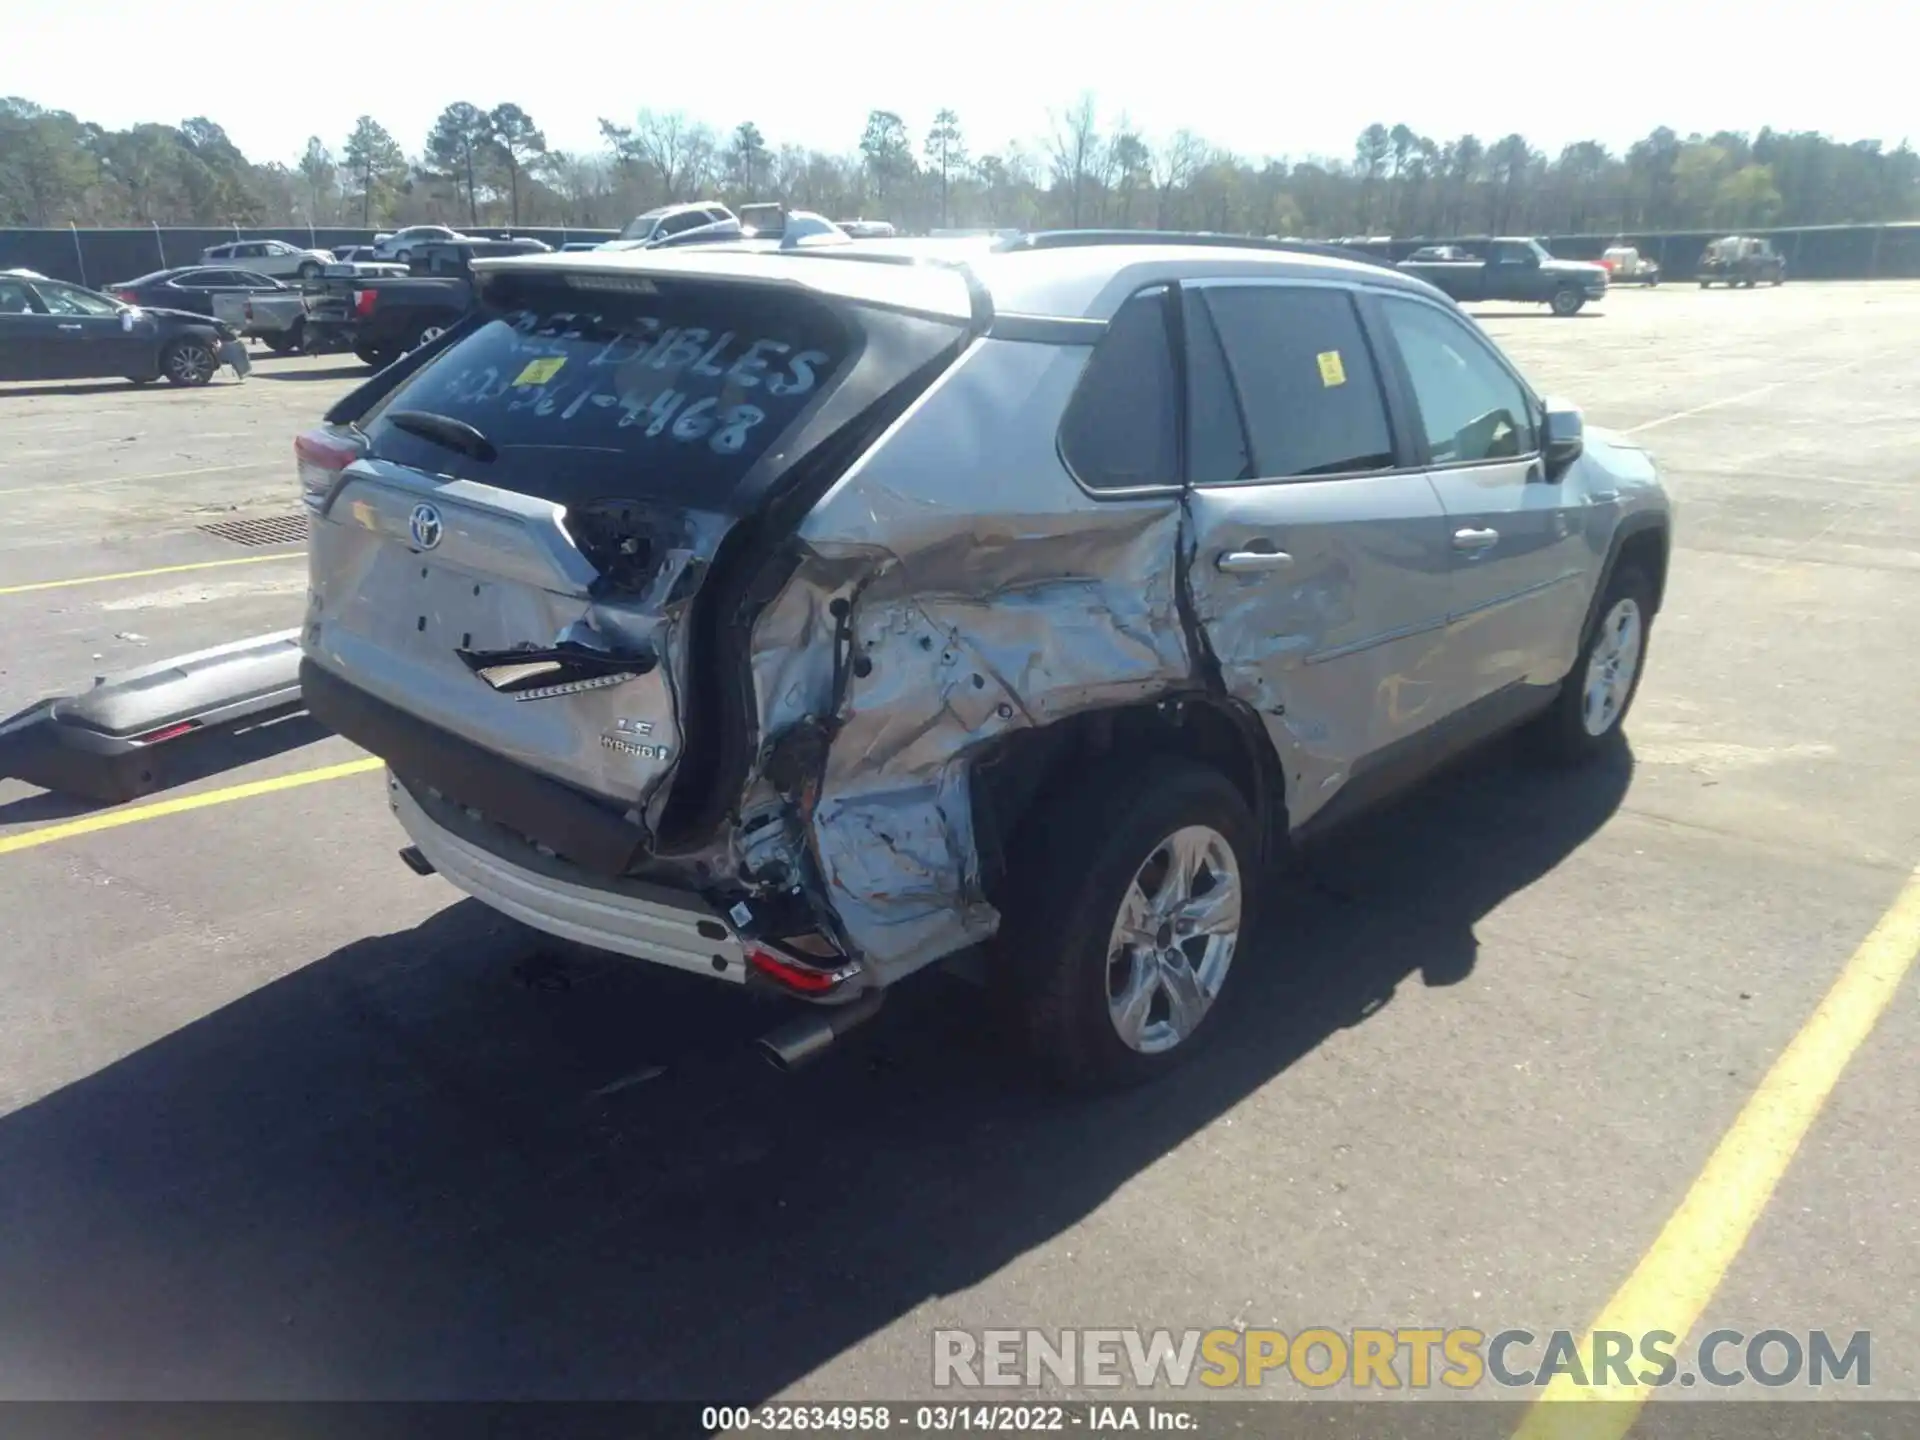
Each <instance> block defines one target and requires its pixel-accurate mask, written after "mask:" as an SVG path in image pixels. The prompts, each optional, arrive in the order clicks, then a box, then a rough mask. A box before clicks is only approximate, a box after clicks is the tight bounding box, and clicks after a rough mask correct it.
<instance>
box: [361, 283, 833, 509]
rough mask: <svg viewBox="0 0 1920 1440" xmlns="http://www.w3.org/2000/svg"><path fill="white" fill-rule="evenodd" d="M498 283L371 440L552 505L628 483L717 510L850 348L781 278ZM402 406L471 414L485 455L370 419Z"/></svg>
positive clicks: (619, 490)
mask: <svg viewBox="0 0 1920 1440" xmlns="http://www.w3.org/2000/svg"><path fill="white" fill-rule="evenodd" d="M589 283H590V282H589ZM497 288H498V289H499V290H500V291H501V292H503V293H502V294H501V295H500V296H498V297H494V296H490V297H489V303H488V309H487V314H488V316H489V318H488V319H487V320H486V321H485V323H484V324H482V325H481V327H480V328H479V329H478V330H477V331H475V332H474V333H473V334H471V335H469V336H468V337H467V338H465V339H464V340H462V341H460V342H459V343H458V344H456V345H455V346H454V347H453V348H452V349H450V350H448V351H447V352H446V354H444V355H442V356H441V357H440V358H439V359H437V360H435V361H434V362H433V363H432V364H430V365H428V366H427V367H426V368H424V369H423V370H421V371H420V372H419V373H418V374H416V375H415V376H413V377H412V378H411V379H410V380H408V381H406V382H405V383H404V384H402V385H400V386H399V387H398V388H397V389H396V390H395V391H394V392H393V393H392V395H390V396H389V397H387V399H386V401H385V402H384V403H383V404H382V405H381V406H380V408H379V409H378V410H377V411H376V412H375V413H374V415H373V416H372V418H371V419H370V420H369V421H368V422H367V423H366V426H365V428H366V431H367V434H368V437H369V440H370V442H371V453H373V454H374V455H376V456H378V457H379V458H382V459H387V460H393V461H396V462H398V463H400V464H404V465H411V466H415V467H417V468H420V469H423V470H426V471H428V472H430V473H435V474H453V475H458V476H460V477H462V478H465V479H472V480H479V481H482V482H484V483H486V484H489V485H498V486H501V487H503V488H505V489H509V490H515V491H518V492H520V493H522V494H528V495H537V496H539V497H541V498H543V499H547V500H552V501H555V502H556V503H559V504H562V505H569V506H577V505H581V504H585V503H587V502H590V501H593V500H598V499H608V498H629V497H641V498H648V499H658V500H665V501H668V502H670V503H676V504H686V505H694V506H704V507H707V508H722V507H724V506H725V505H726V503H727V501H728V499H729V497H730V496H731V495H732V493H733V491H734V489H735V487H736V486H737V485H738V484H739V482H740V480H741V479H742V478H743V477H744V476H745V475H746V473H747V471H748V470H749V469H750V468H751V467H752V465H753V464H754V462H755V461H756V460H758V459H759V458H760V457H761V455H762V454H764V453H765V452H766V450H767V448H768V446H770V445H771V444H772V443H773V441H774V440H775V439H776V438H777V437H778V436H779V435H780V434H781V432H782V431H784V430H786V429H787V427H788V426H789V425H791V424H792V423H793V421H794V420H795V419H796V418H797V417H798V416H799V415H800V413H801V411H802V410H804V409H805V408H806V407H807V406H808V405H809V404H810V403H812V401H813V400H814V399H815V398H816V397H817V396H818V395H819V394H820V393H821V392H822V391H823V390H825V389H826V388H828V387H829V386H830V385H831V384H832V383H833V381H834V380H836V379H837V378H838V377H839V375H840V374H841V372H842V371H843V369H844V368H845V366H846V364H847V362H848V361H849V360H850V358H851V356H852V353H853V350H854V348H855V345H854V340H853V336H852V335H851V333H850V332H849V329H848V327H847V326H846V325H845V324H844V323H843V322H842V321H841V320H839V319H838V318H837V317H836V316H835V314H834V313H833V312H832V311H830V310H829V309H827V307H826V306H824V305H823V304H821V303H819V302H818V301H815V300H811V299H809V298H807V297H804V296H798V295H793V294H791V293H788V292H785V291H774V290H767V289H750V288H746V287H734V286H724V285H682V286H678V287H675V288H674V289H673V290H672V291H671V292H668V291H665V290H662V291H660V292H658V293H653V294H639V293H634V292H632V291H629V290H604V291H598V290H596V291H588V290H582V289H566V288H562V286H561V285H560V284H559V283H557V281H556V280H555V279H554V278H553V277H549V276H543V277H527V278H524V279H522V278H519V277H516V278H515V279H513V280H508V279H505V278H504V277H503V278H502V281H501V283H500V284H499V285H498V286H497ZM516 290H517V291H518V292H519V294H518V295H517V296H516V295H515V294H514V293H513V292H514V291H516ZM401 410H412V411H426V412H429V413H431V414H433V415H436V416H441V417H445V418H446V419H450V420H454V421H457V422H460V423H461V424H463V425H468V426H471V427H472V428H473V429H474V430H476V431H478V432H479V433H480V434H481V435H482V436H484V437H485V438H486V440H487V441H488V442H489V443H490V444H491V446H492V447H493V448H494V450H495V451H496V452H497V458H494V459H491V460H484V461H483V460H480V459H477V458H474V456H472V455H469V454H459V453H454V452H452V451H449V450H448V449H447V448H446V447H445V446H443V445H437V444H435V443H434V442H433V441H432V440H430V439H427V438H424V437H422V436H421V435H419V434H418V433H414V432H412V431H409V430H402V429H400V428H399V427H397V426H395V425H393V424H391V423H390V422H388V421H387V420H385V419H384V418H383V417H384V416H386V415H388V414H391V413H393V412H395V411H401Z"/></svg>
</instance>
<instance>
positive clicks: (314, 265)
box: [300, 260, 320, 280]
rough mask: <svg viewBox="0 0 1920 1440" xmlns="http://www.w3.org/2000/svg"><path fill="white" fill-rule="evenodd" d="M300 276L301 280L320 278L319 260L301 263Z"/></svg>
mask: <svg viewBox="0 0 1920 1440" xmlns="http://www.w3.org/2000/svg"><path fill="white" fill-rule="evenodd" d="M300 278H301V279H302V280H317V279H319V278H320V264H319V262H318V261H316V260H309V261H307V262H306V263H305V264H303V265H302V266H301V267H300Z"/></svg>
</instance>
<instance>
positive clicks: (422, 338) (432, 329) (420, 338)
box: [407, 325, 447, 350]
mask: <svg viewBox="0 0 1920 1440" xmlns="http://www.w3.org/2000/svg"><path fill="white" fill-rule="evenodd" d="M446 333H447V327H446V326H444V325H422V326H421V327H420V333H419V334H418V335H415V336H414V337H413V343H412V344H411V345H409V346H408V347H407V349H409V350H418V349H419V348H420V347H421V346H422V345H431V344H432V343H433V342H434V341H436V340H438V339H439V338H440V337H441V336H442V335H444V334H446Z"/></svg>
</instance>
